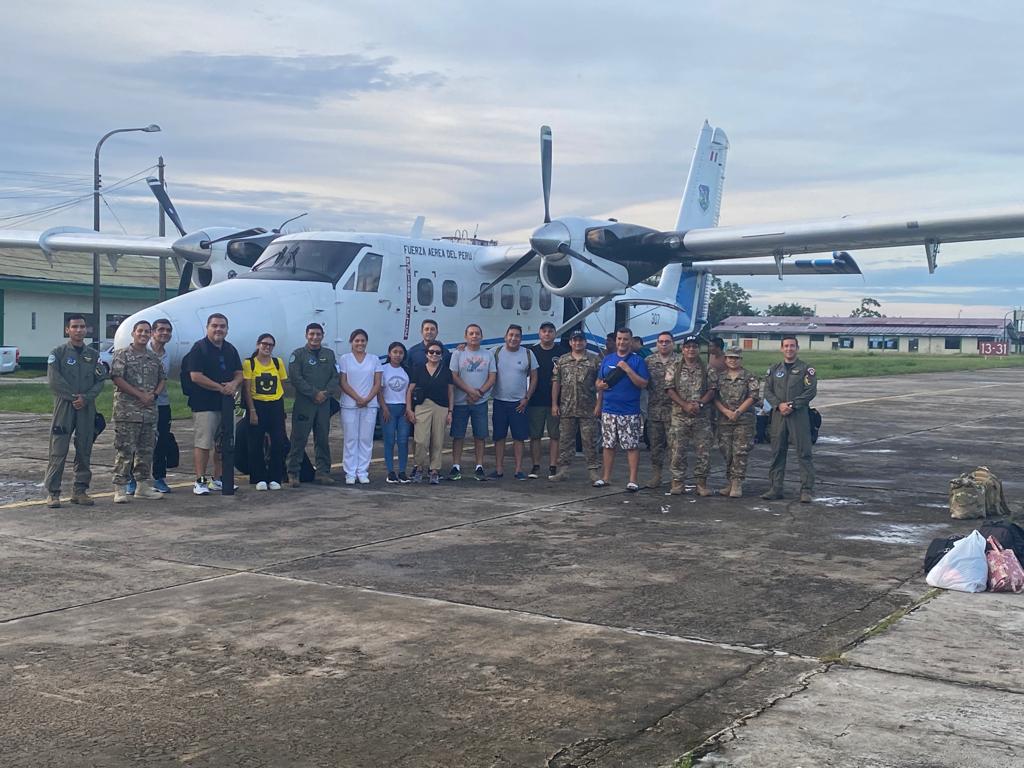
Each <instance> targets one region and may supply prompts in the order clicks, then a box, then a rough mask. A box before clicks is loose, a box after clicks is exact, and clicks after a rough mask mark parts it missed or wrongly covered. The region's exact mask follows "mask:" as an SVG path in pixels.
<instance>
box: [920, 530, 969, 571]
mask: <svg viewBox="0 0 1024 768" xmlns="http://www.w3.org/2000/svg"><path fill="white" fill-rule="evenodd" d="M962 538H963V536H944V537H943V538H941V539H932V543H931V544H929V545H928V551H927V552H926V553H925V555H924V572H925V573H928V571H930V570H931V569H932V568H934V567H935V565H936V563H938V562H939V560H941V559H942V558H943V557H945V556H946V553H947V552H949V551H951V550H952V549H953V545H954V544H956V543H957V542H958V541H960V539H962Z"/></svg>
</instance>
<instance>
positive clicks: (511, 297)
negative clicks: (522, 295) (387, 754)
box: [501, 283, 516, 309]
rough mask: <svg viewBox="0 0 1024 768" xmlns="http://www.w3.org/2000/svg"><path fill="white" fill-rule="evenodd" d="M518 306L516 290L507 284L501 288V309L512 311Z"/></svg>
mask: <svg viewBox="0 0 1024 768" xmlns="http://www.w3.org/2000/svg"><path fill="white" fill-rule="evenodd" d="M515 305H516V289H515V288H513V287H512V286H511V285H509V284H508V283H506V284H505V285H503V286H501V308H502V309H512V307H514V306H515Z"/></svg>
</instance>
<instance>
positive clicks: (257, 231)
mask: <svg viewBox="0 0 1024 768" xmlns="http://www.w3.org/2000/svg"><path fill="white" fill-rule="evenodd" d="M266 233H267V230H265V229H264V228H263V227H253V228H252V229H243V230H242V231H241V232H232V233H231V234H230V235H224V237H218V238H217V239H216V240H203V241H202V242H201V243H199V247H200V248H209V247H210V246H211V245H213V244H214V243H220V242H223V241H224V240H241V239H242V238H246V237H252V236H253V235H265V234H266Z"/></svg>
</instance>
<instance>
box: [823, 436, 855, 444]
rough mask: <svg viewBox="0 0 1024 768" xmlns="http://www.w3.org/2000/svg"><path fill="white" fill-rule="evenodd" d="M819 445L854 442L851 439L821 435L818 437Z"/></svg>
mask: <svg viewBox="0 0 1024 768" xmlns="http://www.w3.org/2000/svg"><path fill="white" fill-rule="evenodd" d="M818 442H819V443H852V442H853V440H852V439H851V438H849V437H836V436H835V435H820V436H819V437H818Z"/></svg>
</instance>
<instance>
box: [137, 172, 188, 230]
mask: <svg viewBox="0 0 1024 768" xmlns="http://www.w3.org/2000/svg"><path fill="white" fill-rule="evenodd" d="M146 183H147V184H149V188H150V189H151V190H152V192H153V197H155V198H156V201H157V202H158V203H160V207H161V208H163V209H164V213H166V214H167V218H168V219H170V220H171V222H172V223H173V224H174V226H175V227H177V229H178V233H179V234H180V235H181V236H182V237H184V236H185V235H186V234H187V233H186V232H185V228H184V227H183V226H181V219H180V218H178V212H177V211H176V210H175V209H174V203H172V202H171V198H170V197H169V196H168V195H167V190H166V189H164V187H163V184H161V183H160V179H158V178H156V177H155V176H149V177H147V178H146Z"/></svg>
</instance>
